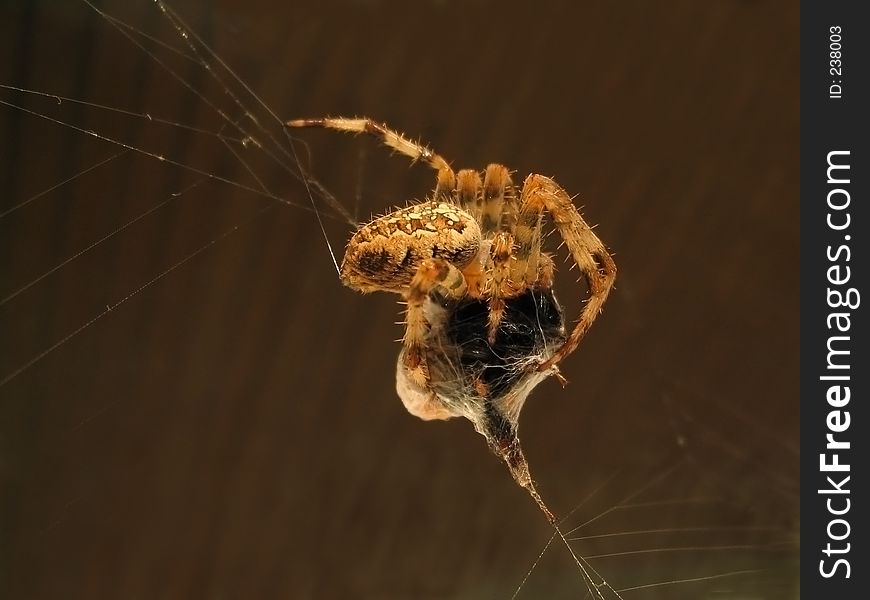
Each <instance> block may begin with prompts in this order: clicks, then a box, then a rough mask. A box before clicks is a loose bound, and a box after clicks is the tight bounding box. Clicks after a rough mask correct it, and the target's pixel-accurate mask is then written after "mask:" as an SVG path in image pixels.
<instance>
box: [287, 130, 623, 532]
mask: <svg viewBox="0 0 870 600" xmlns="http://www.w3.org/2000/svg"><path fill="white" fill-rule="evenodd" d="M287 125H288V126H290V127H323V128H328V129H335V130H339V131H345V132H353V133H367V134H370V135H373V136H375V137H377V138H379V139H380V140H381V141H382V142H383V143H384V144H385V145H387V146H389V147H390V148H392V149H394V150H395V151H398V152H400V153H402V154H404V155H406V156H408V157H410V158H411V159H412V160H413V161H415V162H416V161H423V162H425V163H426V164H428V165H429V166H431V167H432V168H434V169H435V170H436V171H437V183H436V185H435V191H434V193H433V195H432V197H431V198H430V199H427V200H424V201H422V202H416V203H412V204H409V205H408V206H406V207H405V208H400V209H398V210H395V211H393V212H390V213H388V214H386V215H383V216H380V217H377V218H375V219H373V220H372V221H371V222H369V223H367V224H365V225H362V226H361V227H360V228H359V229H358V230H357V231H356V232H355V233H354V235H353V236H352V237H351V239H350V242H349V243H348V245H347V249H346V251H345V255H344V259H343V260H342V263H341V268H340V277H341V281H342V283H343V284H344V285H346V286H348V287H350V288H352V289H354V290H357V291H360V292H363V293H368V292H375V291H384V292H392V293H396V294H400V295H401V296H402V297H403V298H404V299H405V301H406V302H407V311H406V315H405V334H404V337H403V339H402V350H401V351H400V353H399V358H398V364H397V369H396V390H397V392H398V395H399V397H400V398H401V400H402V402H403V403H404V405H405V408H406V409H407V410H408V411H409V412H410V413H411V414H412V415H415V416H417V417H420V418H421V419H424V420H432V419H449V418H451V417H458V416H461V417H465V418H467V419H468V420H469V421H471V422H472V424H473V425H474V427H475V429H476V430H477V431H478V432H479V433H481V434H483V436H484V437H485V438H486V440H487V442H488V444H489V446H490V448H491V449H492V450H493V451H494V452H495V453H496V454H497V455H498V456H500V457H501V458H502V459H503V460H504V461H505V462H506V463H507V465H508V468H509V469H510V472H511V474H512V476H513V478H514V479H515V480H516V482H517V483H518V484H519V485H520V486H522V487H523V488H525V489H526V490H527V491H528V492H529V493H530V494H531V496H532V497H533V498H534V500H535V501H536V502H537V504H538V505H539V506H540V508H541V509H542V510H543V512H544V514H545V515H546V516H547V519H548V520H549V521H550V522H551V523H555V518H554V516H553V514H552V513H551V512H550V510H549V509H548V508H547V506H546V505H545V504H544V502H543V500H542V499H541V497H540V495H539V494H538V492H537V490H536V489H535V486H534V482H533V480H532V477H531V475H530V472H529V467H528V463H527V462H526V459H525V457H524V455H523V452H522V448H521V446H520V442H519V438H518V436H517V423H518V419H519V413H520V411H521V410H522V407H523V404H524V402H525V400H526V398H527V397H528V395H529V393H530V392H531V390H532V389H533V388H534V387H535V386H536V385H537V384H538V383H540V382H541V381H543V380H544V379H545V378H547V377H548V376H551V375H554V376H556V377H557V378H559V380H560V381H561V382H562V383H563V384H564V383H565V380H564V378H562V376H561V375H560V374H559V363H560V362H561V361H562V360H563V359H564V358H565V357H566V356H568V355H569V354H571V352H573V351H574V350H575V349H576V348H577V346H578V344H579V343H580V340H581V339H582V338H583V336H584V334H585V333H586V332H587V330H588V329H589V327H590V325H591V324H592V322H593V321H594V320H595V317H596V316H597V315H598V314H599V312H600V311H601V309H602V306H603V305H604V302H605V301H606V300H607V296H608V294H609V292H610V289H611V288H612V286H613V282H614V279H615V277H616V265H615V263H614V262H613V259H612V258H611V256H610V254H609V253H608V252H607V249H606V248H605V247H604V244H602V242H601V240H599V239H598V237H597V236H596V235H595V233H594V232H593V231H592V228H591V227H590V226H589V225H587V223H586V221H584V220H583V217H582V216H581V215H580V213H579V211H578V210H577V208H576V207H575V206H574V204H573V202H572V201H571V198H570V197H569V196H568V194H567V193H566V192H565V191H564V190H563V189H562V188H561V187H560V186H559V185H558V184H556V182H555V181H553V180H552V179H550V178H548V177H544V176H543V175H536V174H532V175H529V176H528V177H527V178H526V180H525V182H524V183H523V186H522V189H520V190H519V193H517V189H516V187H515V186H514V184H513V182H512V180H511V176H510V172H509V171H508V169H507V168H506V167H504V166H502V165H500V164H490V165H489V166H488V167H487V168H486V169H485V171H483V173H481V172H478V171H476V170H472V169H462V170H460V171H458V172H454V171H453V169H452V168H451V167H450V165H449V164H448V162H447V161H446V160H445V159H444V158H442V157H441V156H440V155H439V154H437V153H435V152H433V151H432V150H430V149H429V148H427V147H425V146H423V145H421V144H419V143H416V142H413V141H411V140H409V139H407V138H405V137H404V136H403V135H401V134H399V133H398V132H396V131H394V130H392V129H390V128H389V127H387V126H386V125H383V124H379V123H377V122H375V121H372V120H371V119H368V118H344V117H335V118H319V119H296V120H291V121H288V122H287ZM544 211H547V212H549V214H550V215H551V217H552V219H553V223H554V225H555V228H556V229H557V230H558V231H559V233H560V235H561V237H562V239H563V240H564V243H565V245H566V246H567V247H568V250H569V252H570V254H571V256H572V258H573V260H574V262H575V263H576V264H577V266H578V267H579V268H580V271H581V272H582V274H583V276H584V277H585V279H586V283H587V285H588V298H587V300H586V301H585V304H584V306H583V308H582V311H581V313H580V317H579V319H578V320H577V322H576V323H575V325H574V327H573V329H571V331H570V333H568V332H566V328H565V321H564V317H563V314H562V309H561V307H560V306H559V303H558V301H557V299H556V296H555V294H554V293H553V281H554V265H553V259H552V256H551V255H550V254H548V253H545V252H543V251H542V249H541V244H542V228H543V213H544Z"/></svg>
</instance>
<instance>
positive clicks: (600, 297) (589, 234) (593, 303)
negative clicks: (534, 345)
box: [520, 174, 616, 371]
mask: <svg viewBox="0 0 870 600" xmlns="http://www.w3.org/2000/svg"><path fill="white" fill-rule="evenodd" d="M520 198H521V208H520V212H521V213H522V212H524V211H532V210H540V208H545V209H546V210H547V211H548V212H549V213H550V215H552V217H553V224H554V225H555V226H556V229H557V230H558V231H559V235H561V236H562V239H563V240H564V241H565V245H566V246H568V251H569V252H570V253H571V257H572V258H573V260H574V262H575V263H576V264H577V266H578V267H579V269H580V271H581V273H582V274H583V276H584V277H585V279H586V283H587V285H588V286H589V298H588V299H587V300H586V302H585V304H584V305H583V308H582V309H581V311H580V317H579V318H578V320H577V322H576V323H575V324H574V329H573V330H572V331H571V333H570V334H569V335H568V337H567V338H566V340H565V342H564V343H563V344H562V345H561V346H560V347H559V348H558V349H557V350H556V352H554V353H553V356H551V357H550V359H549V360H546V361H544V362H543V363H541V364H540V365H539V366H538V370H539V371H546V370H548V369H551V368H553V367H554V366H556V365H558V364H559V362H560V361H561V360H562V359H563V358H565V357H566V356H568V355H569V354H571V353H572V352H573V351H574V350H576V349H577V346H578V345H579V344H580V340H582V339H583V336H584V335H586V332H587V331H588V330H589V326H590V325H592V323H593V321H595V318H596V317H597V316H598V315H599V313H600V312H601V308H602V306H603V305H604V302H605V301H606V300H607V296H608V294H610V290H611V288H612V287H613V282H614V281H615V279H616V264H615V263H614V262H613V258H611V256H610V254H609V253H608V252H607V248H605V247H604V244H603V243H602V242H601V240H600V239H598V236H597V235H595V233H594V232H593V231H592V228H591V227H590V226H589V225H588V224H587V223H586V221H584V220H583V217H582V216H581V215H580V211H578V210H577V207H576V206H574V203H573V202H572V201H571V198H570V196H568V194H567V193H566V192H565V190H563V189H562V188H561V187H560V186H559V185H558V184H557V183H556V182H555V181H553V180H552V179H550V178H549V177H544V176H543V175H534V174H532V175H529V176H528V177H527V178H526V181H525V183H524V184H523V190H522V193H521V195H520Z"/></svg>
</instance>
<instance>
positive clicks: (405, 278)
mask: <svg viewBox="0 0 870 600" xmlns="http://www.w3.org/2000/svg"><path fill="white" fill-rule="evenodd" d="M480 243H481V234H480V226H479V225H478V224H477V221H476V220H475V219H474V217H472V216H471V215H470V214H468V213H467V212H465V211H464V210H462V209H461V208H459V207H457V206H455V205H453V204H450V203H447V202H435V201H429V202H423V203H420V204H415V205H412V206H408V207H406V208H401V209H399V210H396V211H394V212H391V213H389V214H386V215H384V216H382V217H378V218H377V219H374V220H373V221H372V222H370V223H368V224H367V225H364V226H363V227H361V228H360V229H359V230H358V231H357V232H356V233H355V234H354V235H353V237H352V238H351V239H350V242H349V243H348V245H347V250H346V251H345V254H344V260H343V261H342V263H341V281H342V283H344V284H345V285H346V286H348V287H351V288H353V289H356V290H359V291H362V292H373V291H387V292H397V293H402V292H404V291H405V290H407V288H408V286H409V285H410V283H411V279H413V277H414V274H415V273H416V272H417V269H418V267H419V266H420V263H421V262H422V261H423V260H425V259H428V258H441V259H444V260H446V261H447V262H449V263H450V264H452V265H453V266H455V267H456V268H457V269H462V268H463V267H465V266H467V265H468V264H470V263H471V261H473V260H474V258H475V257H476V256H477V254H478V252H479V250H480Z"/></svg>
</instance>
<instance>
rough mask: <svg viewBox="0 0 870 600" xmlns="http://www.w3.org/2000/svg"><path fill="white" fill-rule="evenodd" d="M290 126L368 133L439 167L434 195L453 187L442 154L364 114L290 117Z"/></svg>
mask: <svg viewBox="0 0 870 600" xmlns="http://www.w3.org/2000/svg"><path fill="white" fill-rule="evenodd" d="M286 124H287V125H288V126H289V127H324V128H326V129H336V130H338V131H348V132H351V133H367V134H369V135H372V136H374V137H376V138H378V139H380V140H381V142H383V143H384V144H385V145H386V146H389V147H390V148H392V149H393V150H395V151H396V152H399V153H401V154H404V155H405V156H408V157H410V158H411V159H412V160H413V161H414V162H416V161H418V160H422V161H423V162H425V163H426V164H427V165H429V166H430V167H432V168H433V169H435V170H436V171H438V183H437V185H436V186H435V199H436V200H441V199H449V197H450V194H451V193H452V191H453V190H454V188H455V187H456V175H455V174H454V173H453V169H451V168H450V165H449V164H448V162H447V161H446V160H444V158H443V157H442V156H441V155H440V154H438V153H436V152H433V151H432V150H430V149H429V148H427V147H426V146H424V145H423V144H420V143H418V142H414V141H411V140H409V139H408V138H406V137H405V136H403V135H402V134H401V133H399V132H397V131H395V130H393V129H390V128H389V127H387V126H386V125H384V124H381V123H378V122H376V121H373V120H372V119H369V118H367V117H361V118H347V117H326V118H320V119H292V120H290V121H287V123H286Z"/></svg>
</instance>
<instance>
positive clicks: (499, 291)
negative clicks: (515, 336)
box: [487, 231, 514, 344]
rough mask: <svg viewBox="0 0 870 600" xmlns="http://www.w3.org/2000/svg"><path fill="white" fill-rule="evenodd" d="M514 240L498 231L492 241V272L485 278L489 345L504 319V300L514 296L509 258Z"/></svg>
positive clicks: (503, 232) (506, 233)
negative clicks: (487, 298) (487, 300)
mask: <svg viewBox="0 0 870 600" xmlns="http://www.w3.org/2000/svg"><path fill="white" fill-rule="evenodd" d="M513 248H514V238H513V236H512V235H511V234H510V233H508V232H507V231H499V232H498V233H497V234H495V238H493V240H492V249H491V251H490V260H491V261H492V270H491V271H490V273H489V277H488V278H487V295H488V296H489V330H488V331H489V343H490V344H494V343H495V334H496V333H497V332H498V326H499V324H500V323H501V320H502V317H504V310H505V303H504V301H505V298H509V297H511V296H513V295H514V290H513V285H512V283H511V279H510V270H511V256H512V255H513Z"/></svg>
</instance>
